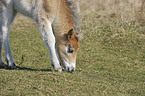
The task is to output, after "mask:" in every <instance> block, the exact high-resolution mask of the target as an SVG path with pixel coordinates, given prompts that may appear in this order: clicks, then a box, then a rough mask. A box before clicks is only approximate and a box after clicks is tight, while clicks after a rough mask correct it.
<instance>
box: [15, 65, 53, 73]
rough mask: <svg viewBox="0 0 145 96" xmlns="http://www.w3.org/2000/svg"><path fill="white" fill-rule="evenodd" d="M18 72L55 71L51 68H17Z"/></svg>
mask: <svg viewBox="0 0 145 96" xmlns="http://www.w3.org/2000/svg"><path fill="white" fill-rule="evenodd" d="M16 70H27V71H47V72H50V71H53V70H52V69H51V68H48V69H32V68H27V67H19V66H17V69H16Z"/></svg>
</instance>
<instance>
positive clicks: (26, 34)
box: [0, 10, 145, 96]
mask: <svg viewBox="0 0 145 96" xmlns="http://www.w3.org/2000/svg"><path fill="white" fill-rule="evenodd" d="M136 14H139V13H136ZM80 15H81V19H82V25H81V30H82V33H83V35H84V36H83V39H82V40H81V41H80V48H79V52H78V56H77V68H76V71H75V73H73V74H72V73H67V72H62V73H59V72H55V71H53V68H52V67H51V64H50V59H49V53H48V50H47V48H46V47H45V44H44V43H43V40H42V37H41V34H40V32H39V30H38V29H37V28H36V26H35V24H34V22H33V21H32V20H31V19H29V18H26V17H24V16H21V15H19V16H17V19H16V20H15V22H14V23H13V25H12V26H11V32H10V45H11V50H12V53H13V56H14V59H15V62H16V65H17V66H18V68H19V69H18V70H6V69H0V95H2V96H4V95H16V96H17V95H50V96H51V95H53V96H54V95H63V96H68V95H69V96H74V95H79V96H80V95H85V96H88V95H89V96H100V95H101V96H104V95H107V96H108V95H111V96H133V95H134V96H143V95H145V22H144V20H143V18H139V16H140V15H136V17H133V18H129V19H128V18H127V17H125V15H122V13H121V12H117V13H116V12H110V11H109V12H108V11H105V10H102V11H93V12H89V13H86V14H80ZM121 16H122V17H121ZM138 18H139V19H138ZM3 60H4V51H3ZM5 63H6V62H5Z"/></svg>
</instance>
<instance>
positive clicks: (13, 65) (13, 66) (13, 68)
mask: <svg viewBox="0 0 145 96" xmlns="http://www.w3.org/2000/svg"><path fill="white" fill-rule="evenodd" d="M7 69H11V70H16V69H17V67H16V65H15V64H12V65H11V66H8V67H7Z"/></svg>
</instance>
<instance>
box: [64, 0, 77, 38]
mask: <svg viewBox="0 0 145 96" xmlns="http://www.w3.org/2000/svg"><path fill="white" fill-rule="evenodd" d="M65 1H66V4H67V6H68V8H69V11H70V13H71V16H72V19H73V22H74V29H75V32H76V35H78V34H79V31H80V21H79V13H78V10H77V7H76V4H75V2H74V0H65Z"/></svg>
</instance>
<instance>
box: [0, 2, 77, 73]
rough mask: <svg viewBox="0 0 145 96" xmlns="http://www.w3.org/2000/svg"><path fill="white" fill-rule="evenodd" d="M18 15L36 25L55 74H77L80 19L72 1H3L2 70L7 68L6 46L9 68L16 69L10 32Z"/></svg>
mask: <svg viewBox="0 0 145 96" xmlns="http://www.w3.org/2000/svg"><path fill="white" fill-rule="evenodd" d="M18 12H19V13H21V14H23V15H25V16H28V17H30V18H32V19H33V20H34V21H35V23H36V25H37V27H38V28H39V30H40V32H41V34H42V36H43V40H44V42H45V43H46V46H47V48H48V50H49V53H50V60H51V64H52V66H53V67H54V70H56V71H60V72H61V71H62V69H64V70H65V71H68V72H74V71H75V68H76V55H77V51H78V47H79V40H78V34H79V18H78V13H77V9H76V7H75V4H74V2H73V1H71V0H0V39H1V40H0V67H1V68H5V67H6V66H5V64H4V63H3V61H2V57H1V49H2V44H3V45H4V50H5V60H6V61H7V64H8V68H11V69H16V65H15V62H14V59H13V55H12V53H11V50H10V45H9V31H10V25H11V24H12V22H13V20H14V18H15V17H16V15H17V13H18ZM52 26H53V29H54V31H53V29H52Z"/></svg>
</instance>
